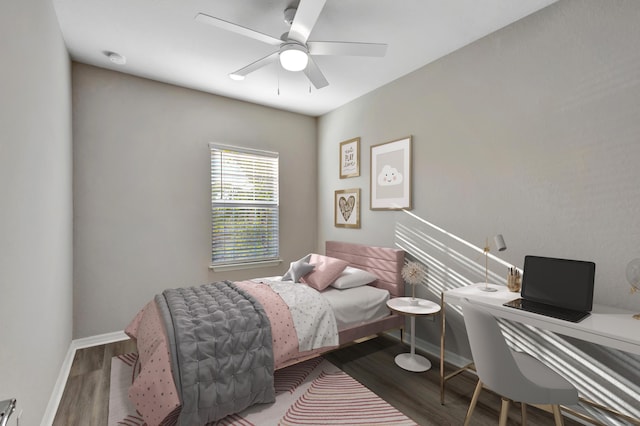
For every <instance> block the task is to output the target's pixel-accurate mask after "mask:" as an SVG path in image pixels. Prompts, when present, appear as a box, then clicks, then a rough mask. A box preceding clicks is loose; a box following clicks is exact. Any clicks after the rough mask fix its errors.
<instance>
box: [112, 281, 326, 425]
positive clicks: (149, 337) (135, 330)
mask: <svg viewBox="0 0 640 426" xmlns="http://www.w3.org/2000/svg"><path fill="white" fill-rule="evenodd" d="M235 284H236V285H237V286H238V287H239V288H241V289H242V290H245V291H246V292H247V293H249V294H251V295H252V296H253V297H254V298H255V299H256V300H257V301H258V302H260V304H261V305H262V306H263V308H264V309H265V311H266V313H267V316H268V317H269V321H270V322H271V334H272V341H273V357H274V368H275V369H278V368H282V367H284V366H286V365H291V364H293V363H295V362H296V361H297V360H300V359H304V358H307V357H309V356H312V355H314V354H319V353H321V352H323V351H326V350H327V349H329V348H319V349H315V350H312V351H305V352H299V351H298V336H297V333H296V330H295V327H294V324H293V319H292V317H291V314H290V313H289V309H288V307H287V305H286V303H285V302H284V301H283V300H282V299H281V298H280V296H279V295H278V294H277V293H275V292H274V291H273V290H271V288H270V287H269V286H268V285H266V284H259V283H255V282H253V281H242V282H236V283H235ZM125 333H127V335H129V336H130V337H131V338H133V339H136V340H137V346H138V353H139V356H140V362H141V365H142V369H141V371H140V374H139V375H138V377H137V378H136V379H135V381H134V383H133V385H132V386H131V387H130V388H129V400H130V401H131V402H132V403H133V405H134V406H135V407H136V409H137V410H138V412H140V414H141V415H142V417H143V418H144V420H145V421H146V422H147V423H148V424H149V425H159V424H162V423H163V422H164V421H165V420H166V419H168V418H173V417H174V416H175V414H176V413H175V410H176V408H177V407H179V406H180V401H179V398H178V392H177V390H176V385H175V382H174V380H173V374H172V371H171V356H170V354H169V340H168V338H167V334H166V330H165V327H164V324H163V320H162V318H161V316H160V313H159V312H158V308H157V305H156V303H155V301H153V300H152V301H151V302H149V303H148V304H147V305H146V306H145V307H144V308H143V309H142V310H141V311H140V312H139V313H138V314H137V315H136V317H135V318H134V319H133V321H131V323H130V324H129V326H128V327H127V328H126V329H125Z"/></svg>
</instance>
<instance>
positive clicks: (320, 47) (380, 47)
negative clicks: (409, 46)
mask: <svg viewBox="0 0 640 426" xmlns="http://www.w3.org/2000/svg"><path fill="white" fill-rule="evenodd" d="M307 47H308V48H309V53H310V54H311V55H341V56H376V57H382V56H384V55H385V54H386V53H387V45H386V44H382V43H349V42H340V41H310V42H308V43H307Z"/></svg>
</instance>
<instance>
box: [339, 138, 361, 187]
mask: <svg viewBox="0 0 640 426" xmlns="http://www.w3.org/2000/svg"><path fill="white" fill-rule="evenodd" d="M356 176H360V138H354V139H349V140H348V141H344V142H340V179H344V178H350V177H356Z"/></svg>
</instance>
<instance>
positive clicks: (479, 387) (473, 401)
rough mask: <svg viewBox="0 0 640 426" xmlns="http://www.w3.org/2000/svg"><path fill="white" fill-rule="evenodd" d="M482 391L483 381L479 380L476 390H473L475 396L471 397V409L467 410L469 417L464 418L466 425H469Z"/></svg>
mask: <svg viewBox="0 0 640 426" xmlns="http://www.w3.org/2000/svg"><path fill="white" fill-rule="evenodd" d="M480 392H482V382H481V381H480V380H478V384H477V385H476V390H475V391H473V396H472V397H471V403H470V404H469V409H468V410H467V417H465V418H464V426H469V422H470V421H471V414H472V413H473V410H474V408H476V403H477V402H478V397H479V396H480Z"/></svg>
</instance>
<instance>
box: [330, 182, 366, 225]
mask: <svg viewBox="0 0 640 426" xmlns="http://www.w3.org/2000/svg"><path fill="white" fill-rule="evenodd" d="M334 200H335V208H334V211H335V214H334V223H335V226H337V227H338V228H360V188H354V189H340V190H338V191H336V192H335V198H334Z"/></svg>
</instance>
